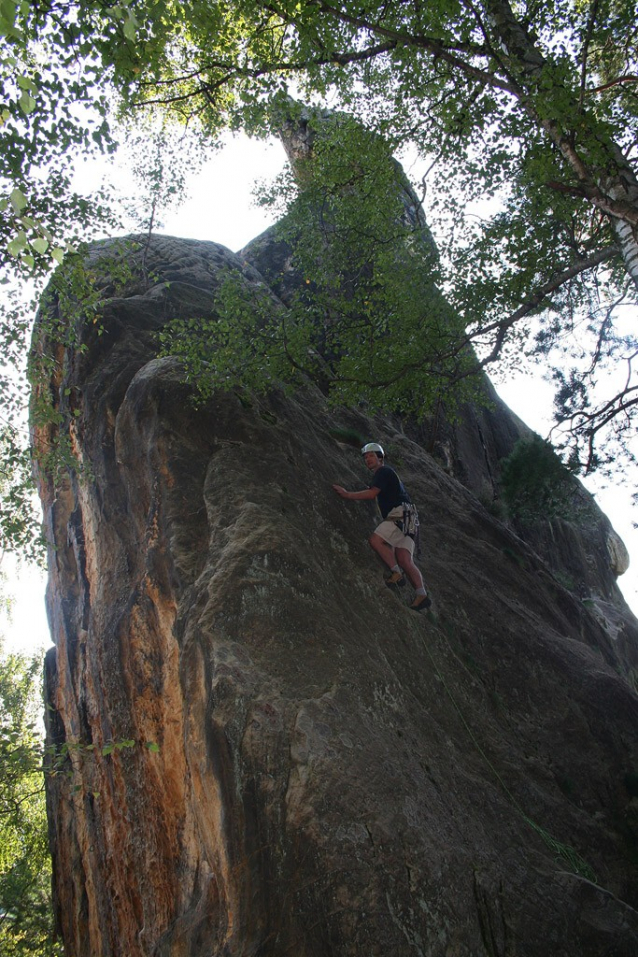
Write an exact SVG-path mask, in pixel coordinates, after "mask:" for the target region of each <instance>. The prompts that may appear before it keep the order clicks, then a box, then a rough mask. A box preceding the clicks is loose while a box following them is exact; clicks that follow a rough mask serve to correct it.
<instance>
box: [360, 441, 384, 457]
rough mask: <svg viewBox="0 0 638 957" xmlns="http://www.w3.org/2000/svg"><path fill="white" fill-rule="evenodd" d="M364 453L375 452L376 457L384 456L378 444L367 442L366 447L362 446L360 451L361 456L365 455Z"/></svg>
mask: <svg viewBox="0 0 638 957" xmlns="http://www.w3.org/2000/svg"><path fill="white" fill-rule="evenodd" d="M366 452H376V453H377V455H381V456H385V452H384V451H383V449H382V448H381V446H380V445H379V443H378V442H368V444H367V445H364V446H363V448H362V449H361V454H362V455H365V454H366Z"/></svg>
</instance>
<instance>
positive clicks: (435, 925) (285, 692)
mask: <svg viewBox="0 0 638 957" xmlns="http://www.w3.org/2000/svg"><path fill="white" fill-rule="evenodd" d="M268 242H269V241H268V238H267V237H266V238H264V237H262V238H261V239H260V241H259V243H258V244H257V245H258V247H259V249H260V250H261V253H260V255H262V254H263V251H264V249H265V248H266V247H267V246H268ZM110 248H111V247H110V244H109V243H104V244H97V245H96V246H94V247H93V248H92V250H91V253H90V257H89V265H90V266H93V265H95V264H96V263H97V262H98V260H99V258H100V256H103V255H104V253H105V252H108V251H109V249H110ZM128 256H129V261H130V263H131V264H132V266H133V269H134V273H135V275H136V276H138V277H139V278H138V279H136V280H134V281H130V282H128V283H127V285H126V287H125V288H122V289H120V290H119V291H118V290H116V289H114V288H113V286H112V284H110V283H109V281H108V279H106V280H103V281H102V286H101V289H102V292H101V295H102V299H103V303H102V313H103V316H104V318H103V323H102V328H101V329H99V330H98V329H97V328H96V326H94V325H92V324H91V323H87V322H85V321H80V320H78V321H77V322H76V325H75V327H74V328H73V329H72V330H71V331H72V332H73V333H74V334H73V335H69V343H68V345H67V346H66V347H65V348H64V349H62V348H61V347H57V354H56V356H55V358H56V360H57V363H56V365H55V366H54V369H53V372H52V375H51V378H50V380H49V381H47V382H45V383H43V384H42V385H41V386H40V394H41V396H42V397H50V398H52V400H53V404H54V407H55V411H56V413H58V415H57V416H56V418H55V421H54V422H53V423H52V424H51V425H49V426H46V427H45V426H40V427H38V429H37V435H36V439H37V441H38V443H39V446H40V449H41V450H46V449H47V448H48V447H49V445H50V443H51V442H55V441H56V440H57V439H58V438H59V435H60V434H64V435H66V436H67V437H68V440H69V442H70V449H71V451H72V453H73V454H74V456H75V458H76V460H77V461H78V462H79V463H80V466H81V468H79V469H78V470H74V471H69V472H68V473H63V474H62V475H61V476H60V475H59V476H58V478H57V479H54V477H53V476H52V475H50V474H46V473H45V472H43V473H42V474H41V477H40V481H41V493H42V498H43V503H44V510H45V521H46V527H47V531H48V535H49V536H50V541H51V546H52V547H51V553H50V584H49V592H48V605H49V613H50V620H51V627H52V632H53V637H54V640H55V649H54V650H53V651H52V652H51V653H50V654H49V657H48V660H47V697H48V703H49V710H48V725H49V727H48V731H49V740H50V743H55V744H56V745H57V746H58V748H59V749H61V755H62V756H63V755H64V754H65V753H66V758H65V760H64V761H61V767H60V771H59V773H57V774H56V775H54V776H52V777H50V778H49V781H48V801H49V812H50V826H51V842H52V849H53V858H54V871H55V897H56V907H57V917H58V922H59V926H60V932H61V935H62V939H63V941H64V945H65V948H66V953H67V955H68V957H150V955H154V957H204V955H206V957H210V955H215V957H222V955H223V957H248V955H254V957H257V955H260V957H266V955H273V957H284V955H295V957H328V955H330V957H346V955H353V957H354V955H356V957H372V955H379V957H404V955H412V954H414V955H423V957H425V955H427V957H452V955H455V957H479V955H481V957H482V955H485V957H547V955H552V957H602V955H612V954H613V955H615V957H633V955H635V954H636V953H637V952H638V912H637V910H636V908H637V907H638V882H637V877H638V873H637V870H638V866H637V861H638V855H637V851H638V847H637V839H638V739H637V735H636V730H637V728H638V695H637V694H636V687H635V675H636V669H637V667H638V625H637V622H636V620H635V619H634V618H633V616H632V615H631V614H630V612H629V610H628V609H627V607H626V606H625V605H624V602H623V600H622V598H621V596H620V593H619V591H618V589H617V588H616V587H615V584H614V579H615V573H616V572H617V571H619V567H618V561H619V559H618V556H619V555H620V556H621V551H620V550H619V548H618V545H617V542H616V540H615V539H614V536H613V532H612V531H611V529H610V527H609V523H608V522H607V520H606V519H605V518H604V516H602V515H601V514H600V513H599V512H597V511H596V510H595V506H593V504H592V505H591V509H590V511H589V512H588V518H587V521H586V522H584V523H581V524H580V525H579V526H570V525H569V523H568V522H562V523H556V522H554V523H553V524H552V526H551V527H550V526H549V524H548V525H547V527H546V528H541V527H539V528H537V529H534V530H532V531H531V532H530V535H529V540H528V541H525V540H524V539H523V538H522V537H521V534H519V533H518V532H517V531H516V530H515V529H513V528H512V527H510V526H508V525H506V524H504V523H503V522H502V521H500V520H499V519H498V518H496V517H495V516H494V515H493V514H491V513H490V511H488V509H487V508H486V507H485V494H484V493H485V490H486V489H487V490H488V491H491V490H493V488H494V487H495V485H496V483H497V479H498V461H499V459H500V458H501V457H502V456H503V455H504V454H507V453H508V452H509V451H510V450H511V448H512V446H513V444H514V442H515V440H516V439H517V438H518V437H519V436H520V435H521V434H522V433H523V432H524V431H525V427H524V426H523V425H522V423H520V422H519V421H518V420H517V419H516V418H515V417H514V416H512V415H511V413H509V412H508V410H507V409H506V408H505V407H504V406H503V405H502V404H501V403H500V402H498V400H497V399H495V405H494V407H493V408H492V409H490V410H483V411H480V410H477V409H468V411H467V416H466V418H465V420H464V421H463V423H462V424H461V425H460V426H458V427H455V428H452V427H449V426H448V427H446V428H445V429H444V430H443V431H441V430H439V431H438V432H437V435H436V436H435V437H433V435H432V434H430V433H428V427H426V426H424V427H416V426H410V425H409V424H407V423H401V422H400V421H399V420H398V419H395V418H391V417H388V418H378V419H376V420H374V421H371V420H369V419H368V418H367V417H366V415H365V414H364V412H363V411H346V410H342V411H329V410H328V409H327V408H326V405H325V402H324V399H323V397H322V395H321V394H320V393H319V392H318V391H317V390H315V389H313V388H308V389H307V390H306V391H305V392H304V393H303V394H300V395H297V396H296V397H294V398H290V397H284V396H283V395H282V394H280V393H279V392H276V391H274V392H273V393H272V394H271V395H269V397H268V398H267V399H266V398H260V399H254V400H253V401H252V402H251V403H248V402H246V400H245V399H244V400H243V401H241V400H240V398H239V397H238V396H236V395H234V394H232V393H228V394H222V395H218V396H216V397H215V398H214V399H213V400H211V401H209V402H207V403H205V404H203V405H202V404H200V405H199V406H196V405H195V404H193V402H192V401H191V400H192V398H193V392H192V389H191V387H190V386H189V385H187V384H185V383H184V381H183V376H182V375H181V370H180V366H179V364H178V363H177V362H176V361H175V360H174V359H171V358H166V359H157V358H155V356H156V354H157V343H156V335H157V332H158V330H159V329H160V328H161V327H162V325H163V324H164V323H166V322H167V321H168V320H169V319H171V318H173V317H183V318H187V317H188V316H191V315H201V314H207V313H209V312H210V311H211V310H212V309H213V291H214V288H215V284H216V281H217V279H216V277H217V276H218V272H219V269H220V267H222V266H223V265H224V264H227V263H231V264H233V265H235V266H236V267H237V268H240V269H241V270H243V273H244V276H245V279H246V282H249V283H254V282H259V281H261V280H262V278H263V277H261V276H260V274H259V273H258V272H257V270H256V268H255V266H254V265H253V264H252V263H253V262H257V256H256V255H255V256H251V249H250V248H249V249H247V250H244V251H243V253H242V254H241V256H239V257H235V256H233V254H232V253H230V252H229V251H228V250H225V249H224V248H223V247H220V246H217V245H215V244H213V243H201V242H192V241H186V240H178V239H171V238H167V237H155V238H154V239H153V240H152V241H151V242H150V244H145V243H144V241H143V240H142V239H141V238H138V240H137V241H136V242H134V243H133V245H132V246H131V248H130V251H129V253H128ZM96 271H97V270H96ZM100 282H101V281H100V280H96V283H97V285H98V286H100ZM59 308H60V305H59V302H58V301H57V300H55V298H53V299H52V300H51V301H50V302H49V304H48V306H47V310H46V312H45V311H43V316H42V317H41V320H40V326H39V328H38V329H37V330H36V342H37V348H38V349H39V350H40V351H41V352H43V353H48V352H52V351H53V349H54V346H53V345H52V344H51V341H50V340H49V337H48V333H47V331H46V321H45V319H46V316H47V315H48V316H49V317H51V316H53V317H56V310H59ZM69 322H70V320H69ZM486 388H488V386H486ZM348 430H351V431H352V430H354V431H356V432H357V433H359V434H361V435H362V436H364V437H367V438H370V439H375V440H378V441H380V442H381V443H382V444H383V445H384V446H386V448H387V451H388V453H389V456H388V461H389V463H390V464H392V465H394V466H395V467H396V468H397V469H398V471H399V472H400V474H401V476H402V478H403V479H404V481H405V482H406V484H407V486H408V488H409V489H410V490H411V492H412V494H413V498H414V499H415V501H416V502H417V503H418V505H419V506H420V511H421V515H422V521H423V556H422V562H421V563H422V567H423V569H424V572H425V575H426V580H427V582H428V586H429V588H430V589H431V593H432V596H433V599H434V605H433V609H432V612H431V613H428V614H427V616H425V617H419V616H418V615H415V614H414V613H413V612H411V611H410V610H409V609H408V608H407V607H406V605H405V602H406V600H407V597H408V596H404V595H402V594H400V593H398V594H394V593H392V592H391V591H390V590H389V589H387V588H386V587H385V585H384V583H383V578H382V568H381V567H380V566H379V565H378V564H376V560H375V558H374V556H373V554H372V552H371V551H370V549H369V548H368V547H367V545H366V536H367V535H368V533H369V531H370V530H371V528H372V527H373V524H374V511H373V508H372V506H371V505H368V504H362V503H353V502H344V501H342V500H341V499H339V498H338V497H337V496H335V494H334V493H333V491H332V489H331V484H332V483H333V482H339V483H340V484H344V485H345V486H346V487H350V488H353V487H363V486H364V484H365V482H366V476H365V474H364V470H363V469H362V466H361V462H360V456H359V454H358V453H357V451H356V450H355V449H353V448H352V447H351V446H349V445H347V444H345V443H344V442H343V441H342V439H343V436H344V435H345V434H346V432H347V431H348ZM582 494H583V495H585V493H584V492H583V493H582ZM488 498H489V496H488ZM519 531H520V530H519ZM609 543H614V544H613V545H610V544H609ZM614 549H615V550H614ZM620 561H622V556H621V558H620ZM566 572H569V574H570V576H571V578H572V579H574V581H575V582H576V584H574V586H573V587H571V588H567V587H565V584H564V582H565V579H566ZM583 587H584V588H585V590H586V597H585V600H583V596H582V594H581V592H582V588H583Z"/></svg>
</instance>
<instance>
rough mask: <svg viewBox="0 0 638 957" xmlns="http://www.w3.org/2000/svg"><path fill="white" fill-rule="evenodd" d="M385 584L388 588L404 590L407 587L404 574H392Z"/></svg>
mask: <svg viewBox="0 0 638 957" xmlns="http://www.w3.org/2000/svg"><path fill="white" fill-rule="evenodd" d="M385 583H386V585H387V586H388V588H397V587H399V588H403V586H404V585H405V578H404V577H403V573H402V572H392V574H391V575H388V576H387V578H386V579H385Z"/></svg>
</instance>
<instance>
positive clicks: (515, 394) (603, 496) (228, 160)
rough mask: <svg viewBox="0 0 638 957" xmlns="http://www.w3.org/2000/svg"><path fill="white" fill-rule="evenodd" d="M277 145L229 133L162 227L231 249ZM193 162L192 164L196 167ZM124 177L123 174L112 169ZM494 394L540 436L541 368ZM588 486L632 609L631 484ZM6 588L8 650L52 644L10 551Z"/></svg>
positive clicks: (256, 225) (39, 602)
mask: <svg viewBox="0 0 638 957" xmlns="http://www.w3.org/2000/svg"><path fill="white" fill-rule="evenodd" d="M284 159H285V157H284V152H283V148H282V147H281V146H280V145H279V144H278V143H274V142H273V143H262V142H257V141H254V140H248V139H247V138H246V137H243V136H242V137H235V138H233V139H231V140H229V142H228V143H227V145H226V146H225V148H224V149H223V150H222V151H221V152H219V153H217V154H216V155H215V156H214V157H213V158H212V159H211V160H210V161H209V162H207V163H206V165H205V166H204V168H203V169H202V171H201V172H198V173H197V174H194V175H193V178H192V182H191V183H190V190H189V192H190V196H189V198H188V199H187V200H186V201H184V202H182V203H181V204H180V205H179V207H178V208H176V209H174V210H172V211H170V212H169V213H167V214H165V215H164V217H163V227H162V229H161V231H162V232H164V233H167V234H170V235H176V236H184V237H188V238H192V239H205V240H212V241H213V242H218V243H222V244H223V245H225V246H227V247H228V248H229V249H232V250H233V251H237V250H238V249H241V248H242V247H243V246H244V245H246V244H247V243H248V242H249V241H250V240H251V239H254V238H255V237H256V236H258V235H259V234H260V233H261V232H263V230H264V229H266V228H268V226H269V225H271V223H272V219H271V217H270V215H269V213H268V211H266V210H264V209H262V208H259V207H257V206H256V205H255V203H254V201H253V191H254V186H255V181H256V179H262V178H264V179H268V178H271V177H273V176H275V175H276V174H277V173H278V172H279V171H280V170H281V169H282V167H283V165H284ZM194 165H195V164H194ZM115 172H116V173H117V175H118V176H119V177H121V178H122V179H123V180H125V179H126V177H125V174H124V173H123V172H122V170H120V171H119V172H118V171H117V170H116V171H115ZM113 173H114V170H113V168H112V165H111V164H110V165H109V166H108V167H107V166H105V165H99V164H98V165H93V166H90V167H85V168H83V169H82V170H80V171H79V172H78V185H79V186H80V187H84V188H86V189H87V190H89V189H93V188H96V187H97V186H98V185H99V181H100V179H101V178H103V177H104V178H105V179H112V177H113ZM495 385H496V388H497V391H498V392H499V394H500V395H501V397H502V398H503V399H504V400H505V402H506V403H507V404H508V405H509V406H510V408H511V409H512V410H513V411H514V412H516V414H517V415H518V416H519V417H520V418H521V419H523V421H524V422H526V423H527V424H528V425H529V426H530V427H531V428H533V429H534V430H535V431H537V432H538V433H539V434H541V435H543V436H546V435H547V434H548V432H549V428H550V424H551V410H552V389H551V386H550V384H549V383H547V382H545V381H544V380H543V378H542V375H541V373H540V371H536V372H535V373H530V374H527V375H518V376H517V377H516V378H515V379H509V380H507V381H503V382H501V381H497V382H496V383H495ZM585 484H586V485H587V487H588V488H589V490H590V491H592V492H593V493H594V494H595V495H596V500H597V502H598V504H599V505H600V507H601V508H602V510H603V511H604V512H605V513H606V514H607V515H608V517H609V518H610V520H611V522H612V524H613V525H614V527H615V529H616V531H617V532H618V533H619V534H620V536H621V538H622V539H623V540H624V542H625V544H626V546H627V548H628V550H629V552H630V555H631V556H632V567H630V569H629V571H628V572H627V573H626V574H625V575H624V576H622V577H621V578H620V579H619V585H620V587H621V589H622V590H623V593H624V595H625V598H626V600H627V601H628V603H629V604H630V605H631V607H632V608H633V610H634V612H635V613H636V614H638V573H637V570H638V531H637V530H636V529H634V528H633V527H632V508H631V493H632V492H633V491H635V489H634V488H633V487H628V486H624V485H621V484H620V485H612V486H610V487H607V488H602V489H601V488H598V487H597V486H598V485H599V484H600V480H597V479H593V480H588V481H587V482H586V483H585ZM1 571H2V573H3V574H4V575H5V576H6V579H7V584H6V586H5V590H6V591H8V592H9V594H12V595H13V597H14V602H13V608H12V613H11V619H8V618H7V616H6V613H5V612H4V611H3V610H2V609H0V634H4V636H5V641H6V644H7V647H9V648H12V649H21V650H25V651H28V652H31V651H33V650H35V649H37V648H44V647H48V646H49V645H50V637H49V632H48V626H47V622H46V614H45V608H44V588H45V579H44V575H43V573H42V572H40V571H38V570H37V569H34V568H29V567H26V566H22V567H21V568H18V567H17V566H16V564H15V562H14V561H12V560H11V559H10V558H9V556H5V558H4V559H3V562H2V566H1Z"/></svg>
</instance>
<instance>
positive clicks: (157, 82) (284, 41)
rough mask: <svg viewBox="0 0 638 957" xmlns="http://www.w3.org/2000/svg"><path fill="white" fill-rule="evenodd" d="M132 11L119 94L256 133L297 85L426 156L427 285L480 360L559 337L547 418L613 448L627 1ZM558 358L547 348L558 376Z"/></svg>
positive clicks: (579, 441)
mask: <svg viewBox="0 0 638 957" xmlns="http://www.w3.org/2000/svg"><path fill="white" fill-rule="evenodd" d="M136 9H144V10H145V12H146V16H144V17H142V16H141V15H140V14H138V20H139V21H140V23H143V24H144V27H143V29H140V32H139V34H138V40H137V43H136V46H135V49H134V50H133V51H132V56H133V62H132V63H131V64H126V65H124V64H121V65H120V67H119V68H117V69H116V77H117V81H118V82H119V83H120V84H121V85H122V88H123V90H124V92H125V102H126V103H127V104H128V106H129V108H133V109H137V108H139V107H140V105H142V104H146V105H147V106H148V107H150V108H154V109H160V110H165V111H169V112H171V113H173V114H174V115H176V116H177V117H179V119H180V120H182V121H184V120H195V119H196V120H199V121H201V123H202V125H203V128H204V129H206V130H209V131H211V130H212V131H214V130H216V129H218V128H219V125H220V124H227V125H229V126H231V127H238V126H242V127H243V128H245V129H247V130H248V131H249V132H255V131H261V132H263V131H265V130H267V129H269V128H271V126H272V121H271V117H272V109H273V99H274V100H275V101H276V100H277V98H279V97H281V96H282V95H283V94H284V93H285V91H286V90H287V88H288V86H289V84H290V83H292V82H294V83H295V84H296V88H297V89H299V90H300V91H301V93H302V95H304V96H305V97H306V98H308V97H310V98H312V97H315V98H317V97H318V98H321V99H325V98H327V97H330V98H331V100H332V102H334V103H335V104H336V105H338V106H340V107H343V108H344V109H347V110H348V111H349V112H351V113H352V114H353V115H354V116H356V117H357V118H359V119H361V120H362V121H364V122H365V123H366V124H367V126H368V128H369V129H371V130H374V131H376V132H378V133H379V134H381V135H383V136H384V137H385V138H386V139H387V140H388V142H389V143H390V144H391V146H392V147H393V148H398V147H400V146H401V145H403V146H405V145H407V144H410V145H411V146H412V147H414V148H416V149H417V150H418V151H419V153H420V155H421V156H422V157H423V158H425V160H426V164H428V165H427V169H426V174H425V184H426V186H427V190H428V209H427V212H428V220H429V221H430V223H431V225H432V228H433V230H434V232H435V234H436V236H437V242H438V244H439V247H440V249H441V253H442V266H443V271H442V274H441V288H442V289H443V291H444V292H445V294H446V296H447V297H448V300H449V302H450V304H451V305H452V306H453V307H455V308H456V309H458V311H459V313H460V315H461V317H462V319H463V322H464V324H465V326H466V328H467V329H468V330H469V331H470V333H471V335H472V337H473V340H474V342H475V344H476V346H477V349H478V351H479V355H480V357H481V359H482V361H483V362H484V363H486V362H488V361H493V360H495V359H497V358H504V359H505V360H506V361H508V362H516V361H518V358H519V357H520V356H521V354H522V347H524V349H525V350H527V351H528V352H533V353H537V354H541V355H542V356H543V357H544V359H547V357H548V356H551V355H553V354H554V352H553V350H554V349H555V348H556V347H557V346H558V347H560V348H563V347H564V345H565V336H566V335H567V334H571V333H573V332H575V333H576V337H577V345H576V352H578V351H579V350H580V353H581V354H579V355H577V356H575V357H574V359H573V365H574V368H577V369H578V372H577V373H576V372H575V373H574V375H578V377H579V379H580V381H581V383H582V384H583V386H584V388H583V389H581V390H580V391H579V392H578V393H577V394H576V393H572V395H571V400H572V401H571V404H570V405H568V406H565V405H563V407H562V409H559V412H560V413H561V417H562V420H563V422H564V423H565V425H566V426H567V428H569V429H572V431H573V436H574V439H575V441H576V445H577V446H580V448H581V450H582V458H583V461H584V462H585V464H587V465H589V466H592V465H594V464H597V459H596V451H595V448H594V444H595V439H596V438H597V436H598V432H599V429H600V428H602V429H605V428H606V427H607V426H609V425H610V423H613V429H614V432H615V435H616V438H617V440H618V441H619V442H620V443H621V444H622V442H623V441H624V440H626V439H627V437H628V436H629V435H631V430H632V426H633V423H634V417H635V410H636V403H637V402H638V385H637V384H636V382H635V377H634V375H633V368H632V367H631V363H632V361H634V360H635V357H636V352H637V345H636V337H635V334H634V329H633V324H632V326H631V328H630V330H629V333H627V332H626V331H625V328H624V325H623V323H624V322H625V320H624V318H623V317H624V315H625V314H626V313H624V312H623V311H622V309H621V308H620V307H621V305H627V306H629V307H631V308H632V309H635V303H636V290H637V288H638V241H637V232H636V230H637V228H638V182H637V180H636V173H635V154H634V150H635V143H636V132H637V128H636V127H637V107H638V99H637V97H636V83H637V81H636V76H637V75H638V70H637V69H636V59H637V57H636V52H637V51H636V38H637V28H636V21H637V18H636V9H635V4H634V3H633V2H631V0H613V2H598V0H596V2H592V3H580V2H578V3H576V2H560V3H549V4H548V3H542V4H540V3H527V4H524V3H521V4H517V5H514V6H513V5H510V3H508V2H507V0H484V2H482V3H479V4H476V3H471V4H470V3H465V2H461V3H459V2H457V0H438V2H434V3H427V4H424V3H421V2H418V0H414V2H390V3H387V2H384V3H375V2H369V3H354V2H341V3H338V4H331V3H325V2H321V0H314V2H307V3H303V2H302V3H299V2H296V0H283V2H280V0H275V2H269V3H262V2H254V0H243V2H242V0H240V2H233V3H216V2H215V3H214V2H203V3H197V4H194V5H190V6H188V7H187V8H185V9H183V8H180V10H181V11H182V15H181V16H180V17H179V20H177V19H175V13H176V9H175V7H174V6H173V5H172V4H170V3H162V4H155V3H151V4H140V5H139V6H137V7H136ZM136 70H137V72H135V71H136ZM344 149H345V150H347V147H344ZM324 185H325V188H326V190H327V191H329V190H330V189H331V187H332V186H333V182H332V181H331V180H330V179H329V178H327V179H326V180H325V181H324ZM489 199H498V201H499V204H500V205H499V208H498V210H497V211H496V212H489V211H488V210H487V209H486V207H485V201H486V200H489ZM468 204H470V205H468ZM471 204H474V206H472V205H471ZM476 204H479V205H476ZM619 322H620V323H621V327H620V328H618V323H619ZM569 362H570V359H569V356H568V355H564V354H559V355H558V356H557V359H556V363H557V366H558V370H559V371H558V372H557V375H558V374H562V375H563V376H565V366H566V365H568V364H569ZM617 364H622V365H625V368H627V367H628V368H629V374H628V375H627V376H626V377H623V380H622V382H621V383H620V384H618V385H616V384H615V383H612V384H611V393H608V394H605V395H603V396H601V395H600V394H599V393H597V391H596V382H597V380H598V379H599V378H600V369H601V368H603V367H605V365H608V366H610V367H613V366H615V365H617ZM566 380H567V381H571V380H570V374H569V373H568V374H567V377H566ZM561 384H563V383H561ZM625 450H626V451H627V449H625ZM576 451H578V448H577V450H576Z"/></svg>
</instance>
